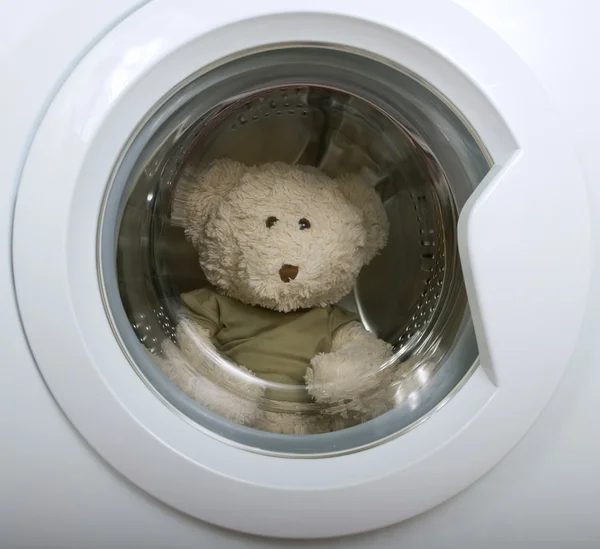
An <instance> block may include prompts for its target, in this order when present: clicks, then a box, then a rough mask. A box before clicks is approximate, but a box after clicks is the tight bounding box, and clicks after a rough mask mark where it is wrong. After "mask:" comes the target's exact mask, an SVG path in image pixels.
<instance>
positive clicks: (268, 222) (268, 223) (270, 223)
mask: <svg viewBox="0 0 600 549" xmlns="http://www.w3.org/2000/svg"><path fill="white" fill-rule="evenodd" d="M278 221H279V219H277V218H276V217H275V216H270V217H267V220H266V221H265V225H266V226H267V228H268V229H270V228H271V227H272V226H273V225H275V223H277V222H278Z"/></svg>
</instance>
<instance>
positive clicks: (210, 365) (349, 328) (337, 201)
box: [161, 160, 393, 434]
mask: <svg viewBox="0 0 600 549" xmlns="http://www.w3.org/2000/svg"><path fill="white" fill-rule="evenodd" d="M172 221H173V223H174V224H176V225H178V226H180V227H182V228H183V229H184V230H185V234H186V236H187V238H188V239H189V240H190V242H191V243H192V244H193V245H194V247H195V248H196V250H197V251H198V256H199V261H200V264H201V266H202V268H203V270H204V272H205V274H206V277H207V278H208V280H209V281H210V282H211V283H212V284H213V285H214V286H215V287H216V288H218V289H219V290H220V291H221V292H223V293H224V294H226V295H229V296H230V297H234V298H236V299H238V300H240V301H242V302H244V303H246V304H249V305H258V306H261V307H265V308H270V309H274V310H278V311H282V312H288V311H292V310H297V309H305V308H312V307H318V306H325V305H328V304H333V303H336V302H337V301H338V300H339V299H341V298H342V297H343V296H345V295H346V294H348V293H349V292H350V290H351V289H352V286H353V284H354V283H355V281H356V278H357V276H358V274H359V272H360V269H361V268H362V267H363V266H364V265H366V264H367V263H369V262H370V261H371V260H372V259H373V257H374V256H375V255H376V254H377V253H378V252H379V251H380V250H381V249H382V248H383V246H384V245H385V243H386V240H387V233H388V221H387V217H386V214H385V211H384V208H383V205H382V203H381V201H380V199H379V197H378V196H377V194H376V192H375V191H374V189H373V188H372V187H371V186H370V185H369V184H367V183H366V182H364V181H363V180H362V179H361V178H360V177H358V176H354V175H348V176H344V177H340V178H337V179H332V178H330V177H328V176H327V175H325V174H324V173H323V172H322V171H320V170H318V169H316V168H310V167H304V166H290V165H287V164H282V163H274V164H266V165H262V166H257V167H247V166H245V165H243V164H240V163H238V162H235V161H232V160H218V161H215V162H213V163H212V164H211V165H210V166H209V167H208V168H207V169H205V170H204V171H202V172H200V173H198V172H196V171H193V170H189V171H187V172H186V173H185V174H184V176H183V178H182V180H181V181H180V182H179V184H178V187H177V189H176V192H175V196H174V199H173V204H172ZM283 265H292V266H295V267H297V275H296V276H295V278H294V279H293V280H291V281H287V282H285V281H284V280H283V279H282V275H281V274H280V269H281V268H282V266H283ZM177 339H178V345H177V346H176V345H174V344H172V343H171V342H170V341H169V342H167V343H166V344H165V345H164V346H163V352H164V358H163V360H162V361H161V367H162V369H163V371H164V372H165V374H166V375H167V376H168V377H169V378H170V379H171V380H172V381H173V382H174V383H176V384H177V385H178V386H179V387H180V388H181V389H182V390H183V391H184V392H185V393H186V394H188V395H189V396H190V397H192V398H194V399H195V400H197V401H198V402H199V403H201V404H203V405H204V406H206V407H207V408H209V409H211V410H213V411H215V412H217V413H219V414H221V415H223V416H224V417H227V418H229V419H231V420H233V421H236V422H238V423H241V424H245V425H252V426H255V427H258V428H261V429H264V430H268V431H272V432H278V433H293V434H301V433H308V432H311V433H315V432H324V431H328V430H332V429H338V428H341V427H342V426H343V425H344V421H345V420H351V422H354V423H356V422H357V421H364V420H365V419H369V418H371V417H373V416H375V415H378V414H379V413H382V412H384V411H386V410H387V409H389V407H390V405H391V402H392V400H393V398H392V397H393V395H391V394H388V393H390V391H391V388H390V387H391V374H390V373H389V372H390V369H389V368H388V369H382V368H381V365H382V364H383V363H384V362H385V361H386V360H388V359H389V358H390V357H391V356H392V348H391V346H390V345H389V344H387V343H386V342H384V341H381V340H379V339H378V338H377V337H376V336H375V335H373V334H371V333H370V332H368V331H367V330H365V329H364V328H363V327H362V325H361V324H360V323H358V322H354V323H350V324H348V325H346V326H344V327H342V328H340V329H339V330H338V331H337V332H336V333H335V334H334V338H333V346H332V350H331V352H330V353H321V354H318V355H317V356H315V357H313V359H312V360H311V362H310V365H309V367H308V369H307V374H306V384H307V388H308V391H309V393H310V395H311V396H312V397H313V398H314V400H315V401H316V402H317V403H320V404H322V405H323V406H322V409H323V414H320V415H316V416H313V417H311V418H307V417H303V416H301V415H299V414H294V413H289V414H281V413H277V412H272V411H265V410H262V409H261V407H260V400H261V398H263V395H264V385H263V384H261V381H260V380H258V379H257V378H255V377H254V375H253V374H252V372H250V371H249V370H247V369H245V368H243V367H242V366H237V367H235V366H232V367H230V368H223V367H222V364H220V363H219V359H218V352H217V350H216V349H215V347H214V345H213V344H212V342H211V341H210V338H209V335H208V334H207V333H206V331H204V330H203V329H202V328H201V327H199V326H197V325H195V324H194V322H193V320H190V319H189V318H185V317H184V318H182V319H181V322H180V324H179V327H178V331H177ZM357 418H358V420H357Z"/></svg>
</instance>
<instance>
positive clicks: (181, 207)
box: [171, 159, 248, 244]
mask: <svg viewBox="0 0 600 549" xmlns="http://www.w3.org/2000/svg"><path fill="white" fill-rule="evenodd" d="M247 169H248V168H247V167H246V166H245V165H244V164H242V163H240V162H237V161H235V160H229V159H219V160H215V161H213V162H211V163H210V164H209V165H208V166H207V167H205V168H204V169H201V168H197V167H189V168H186V169H185V171H184V172H183V174H182V175H181V177H180V178H179V180H178V182H177V184H176V187H175V191H174V193H173V198H172V202H171V222H172V223H173V225H175V226H177V227H182V228H183V229H184V230H185V233H186V235H187V236H188V238H190V240H191V241H192V243H193V244H196V240H197V239H198V238H200V237H201V236H202V232H203V230H204V227H205V226H206V224H207V223H208V221H209V220H210V218H211V216H212V215H214V212H215V210H216V209H217V207H218V206H219V204H220V203H221V202H222V200H223V198H224V197H225V196H226V195H227V193H228V192H229V191H231V190H232V189H233V188H235V187H236V186H237V185H238V184H239V182H240V180H241V179H242V177H243V176H244V174H245V173H246V171H247Z"/></svg>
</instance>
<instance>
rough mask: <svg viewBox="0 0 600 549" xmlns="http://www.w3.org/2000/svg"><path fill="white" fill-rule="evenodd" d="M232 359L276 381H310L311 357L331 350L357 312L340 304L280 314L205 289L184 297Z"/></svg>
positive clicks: (222, 350) (195, 314)
mask: <svg viewBox="0 0 600 549" xmlns="http://www.w3.org/2000/svg"><path fill="white" fill-rule="evenodd" d="M181 299H182V301H183V303H184V304H185V305H186V306H187V307H188V308H189V309H190V312H191V316H192V318H193V319H194V320H195V321H196V322H198V323H199V324H200V325H202V326H203V327H204V328H206V329H207V330H208V331H209V332H210V335H211V338H212V341H213V342H214V344H215V346H216V347H217V349H218V350H219V351H220V352H221V353H223V354H224V355H225V356H227V357H228V358H229V359H230V360H232V361H233V362H235V363H236V364H239V365H241V366H245V367H246V368H248V369H250V370H252V371H253V372H254V373H255V374H256V375H257V376H258V377H261V378H262V379H265V380H267V381H271V382H277V383H291V384H294V385H303V384H304V375H305V373H306V368H307V367H308V365H309V362H310V360H311V359H312V358H313V357H314V356H315V355H316V354H317V353H328V352H330V351H331V341H332V337H333V334H334V332H335V331H336V330H337V329H338V328H340V327H341V326H343V325H345V324H347V323H349V322H352V321H353V320H356V319H357V318H356V316H355V315H353V314H351V313H349V312H347V311H344V310H343V309H340V308H338V307H334V306H328V307H318V308H314V309H305V310H301V311H293V312H289V313H280V312H278V311H271V310H269V309H263V308H262V307H254V306H252V305H245V304H244V303H241V302H240V301H237V300H236V299H232V298H230V297H227V296H224V295H221V294H218V293H216V292H215V291H214V290H211V289H201V290H196V291H194V292H190V293H187V294H183V295H182V296H181Z"/></svg>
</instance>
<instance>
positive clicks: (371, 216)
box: [336, 174, 390, 265]
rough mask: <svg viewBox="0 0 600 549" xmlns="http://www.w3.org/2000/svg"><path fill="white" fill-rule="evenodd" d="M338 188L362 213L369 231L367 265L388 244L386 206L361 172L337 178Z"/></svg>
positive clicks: (365, 261)
mask: <svg viewBox="0 0 600 549" xmlns="http://www.w3.org/2000/svg"><path fill="white" fill-rule="evenodd" d="M336 182H337V183H338V188H339V190H340V191H341V192H342V194H343V195H344V196H345V197H346V199H347V200H348V201H349V202H351V203H352V204H353V205H354V206H356V208H358V210H360V212H361V213H362V219H363V223H364V227H365V228H366V231H367V238H366V241H365V247H364V250H363V251H364V254H365V259H364V263H365V265H366V264H367V263H369V262H370V261H371V260H372V259H373V258H374V257H375V256H376V255H377V254H378V253H379V252H380V251H381V250H382V249H383V248H384V247H385V245H386V244H387V239H388V234H389V230H390V224H389V221H388V217H387V214H386V212H385V208H384V206H383V203H382V201H381V198H380V197H379V194H377V191H376V190H375V188H374V187H373V186H372V185H370V184H369V183H368V182H367V181H366V180H365V178H364V177H362V176H360V175H359V174H348V175H343V176H340V177H338V178H336Z"/></svg>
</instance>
